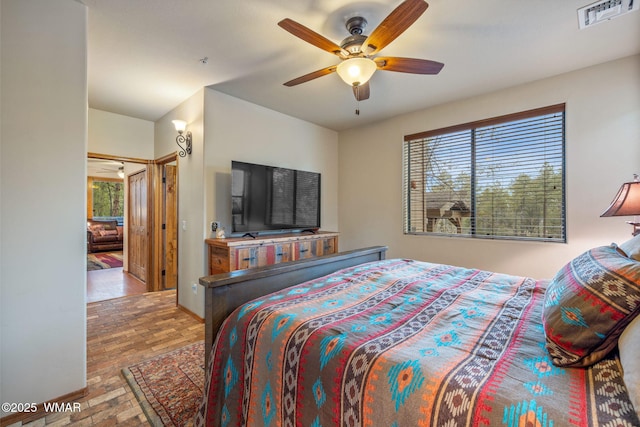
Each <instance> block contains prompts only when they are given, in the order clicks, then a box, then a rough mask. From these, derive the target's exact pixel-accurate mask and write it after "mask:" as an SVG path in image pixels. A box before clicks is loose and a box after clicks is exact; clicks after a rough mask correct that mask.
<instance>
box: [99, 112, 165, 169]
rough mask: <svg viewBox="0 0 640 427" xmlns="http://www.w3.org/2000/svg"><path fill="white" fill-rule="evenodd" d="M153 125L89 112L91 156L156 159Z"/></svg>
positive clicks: (138, 120) (115, 115)
mask: <svg viewBox="0 0 640 427" xmlns="http://www.w3.org/2000/svg"><path fill="white" fill-rule="evenodd" d="M153 132H154V130H153V122H150V121H148V120H142V119H136V118H134V117H129V116H123V115H121V114H115V113H110V112H108V111H102V110H96V109H93V108H90V109H89V152H90V153H99V154H109V155H112V156H122V157H133V158H137V159H153V158H154V152H153Z"/></svg>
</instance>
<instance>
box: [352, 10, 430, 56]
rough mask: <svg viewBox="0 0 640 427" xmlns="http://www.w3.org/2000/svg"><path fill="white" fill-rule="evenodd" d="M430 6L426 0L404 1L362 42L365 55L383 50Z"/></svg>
mask: <svg viewBox="0 0 640 427" xmlns="http://www.w3.org/2000/svg"><path fill="white" fill-rule="evenodd" d="M428 7H429V4H428V3H427V2H425V1H424V0H405V1H404V2H402V3H401V4H400V6H398V7H396V8H395V9H394V10H393V12H391V13H390V14H389V15H388V16H387V17H386V18H384V20H383V21H382V22H381V23H380V25H378V26H377V27H376V29H375V30H373V31H372V32H371V34H370V35H369V37H367V39H366V40H365V41H364V43H363V44H362V48H361V50H362V52H364V53H365V55H372V54H374V53H375V52H377V51H379V50H382V49H383V48H384V47H385V46H387V45H388V44H389V43H391V42H392V41H394V40H395V39H396V38H397V37H398V36H399V35H400V34H402V33H404V31H405V30H406V29H407V28H409V27H410V26H411V24H413V23H414V22H415V21H416V20H417V19H418V18H419V17H420V16H421V15H422V14H423V13H424V11H425V10H427V8H428Z"/></svg>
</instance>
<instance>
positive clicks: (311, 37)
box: [278, 18, 349, 58]
mask: <svg viewBox="0 0 640 427" xmlns="http://www.w3.org/2000/svg"><path fill="white" fill-rule="evenodd" d="M278 25H279V26H280V27H282V28H283V29H285V30H287V31H289V32H290V33H291V34H293V35H294V36H296V37H298V38H300V39H302V40H304V41H306V42H307V43H311V44H312V45H314V46H316V47H319V48H320V49H322V50H324V51H327V52H329V53H333V54H335V55H338V56H340V57H343V58H346V57H347V56H349V52H347V51H346V50H344V49H342V48H341V47H340V46H338V45H337V44H335V43H334V42H332V41H331V40H329V39H327V38H326V37H324V36H321V35H320V34H318V33H316V32H315V31H313V30H311V29H309V28H307V27H305V26H304V25H302V24H299V23H297V22H296V21H293V20H291V19H289V18H286V19H283V20H282V21H280V22H278Z"/></svg>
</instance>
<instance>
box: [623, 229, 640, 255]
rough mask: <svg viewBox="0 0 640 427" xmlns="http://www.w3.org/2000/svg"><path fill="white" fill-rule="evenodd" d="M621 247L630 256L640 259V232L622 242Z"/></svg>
mask: <svg viewBox="0 0 640 427" xmlns="http://www.w3.org/2000/svg"><path fill="white" fill-rule="evenodd" d="M620 249H622V250H623V251H624V253H625V254H626V255H627V256H628V257H629V258H633V259H635V260H636V261H640V234H638V235H637V236H635V237H634V238H632V239H629V240H627V241H626V242H624V243H621V244H620Z"/></svg>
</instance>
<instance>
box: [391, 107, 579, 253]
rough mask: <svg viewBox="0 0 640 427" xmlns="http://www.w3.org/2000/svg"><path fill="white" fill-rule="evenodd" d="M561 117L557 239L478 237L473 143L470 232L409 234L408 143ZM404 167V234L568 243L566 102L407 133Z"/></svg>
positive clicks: (424, 212) (423, 213)
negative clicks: (546, 117) (559, 194)
mask: <svg viewBox="0 0 640 427" xmlns="http://www.w3.org/2000/svg"><path fill="white" fill-rule="evenodd" d="M558 113H559V114H561V115H562V117H561V129H560V133H561V142H560V145H561V148H560V149H561V154H560V162H561V171H560V174H561V201H560V204H561V206H560V218H559V219H560V223H561V225H560V236H558V237H530V236H526V237H523V236H515V235H513V236H508V235H507V236H503V235H494V234H489V235H487V234H479V233H478V231H477V229H476V224H475V223H476V220H477V218H478V212H477V191H479V190H477V188H476V183H477V181H478V180H479V178H478V176H479V173H478V172H477V171H476V164H477V163H478V162H477V160H476V158H475V157H476V150H477V147H475V146H474V145H473V143H471V144H472V145H471V147H470V161H469V168H468V173H469V175H470V179H471V184H470V188H469V191H470V194H469V196H470V203H471V206H470V207H469V209H470V221H471V223H472V226H471V227H470V231H469V233H463V234H458V233H459V232H460V231H458V233H450V232H439V231H434V230H432V231H428V230H427V227H425V228H424V229H423V231H411V225H412V222H411V212H410V208H411V207H412V206H410V202H411V190H412V188H411V187H412V184H413V183H412V182H411V179H412V176H410V174H411V169H410V165H409V164H408V159H409V157H410V156H409V155H408V150H409V148H408V147H409V144H410V143H412V142H413V143H415V142H416V141H419V140H424V139H427V138H434V137H438V136H446V135H451V134H455V133H458V132H467V131H471V132H474V131H475V130H477V129H479V128H486V127H489V126H497V125H503V124H508V123H510V122H518V121H521V120H526V119H532V118H536V117H541V116H545V115H549V114H558ZM402 156H403V166H402V173H403V198H402V208H403V233H404V234H405V235H429V236H434V235H438V236H450V237H461V238H479V239H490V240H517V241H537V242H553V243H566V241H567V218H566V199H567V195H566V104H565V103H561V104H555V105H550V106H546V107H541V108H535V109H531V110H526V111H521V112H517V113H512V114H506V115H502V116H497V117H492V118H487V119H482V120H477V121H473V122H468V123H462V124H457V125H453V126H447V127H443V128H438V129H433V130H429V131H424V132H418V133H414V134H410V135H405V136H404V141H403V154H402ZM420 164H421V165H422V166H424V165H425V163H424V162H422V163H420ZM426 179H427V178H426V177H425V182H426ZM417 211H418V212H421V220H422V222H423V224H424V223H425V221H427V222H428V218H429V217H428V216H427V215H428V214H427V210H426V208H425V207H424V206H422V207H419V208H418V209H417Z"/></svg>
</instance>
